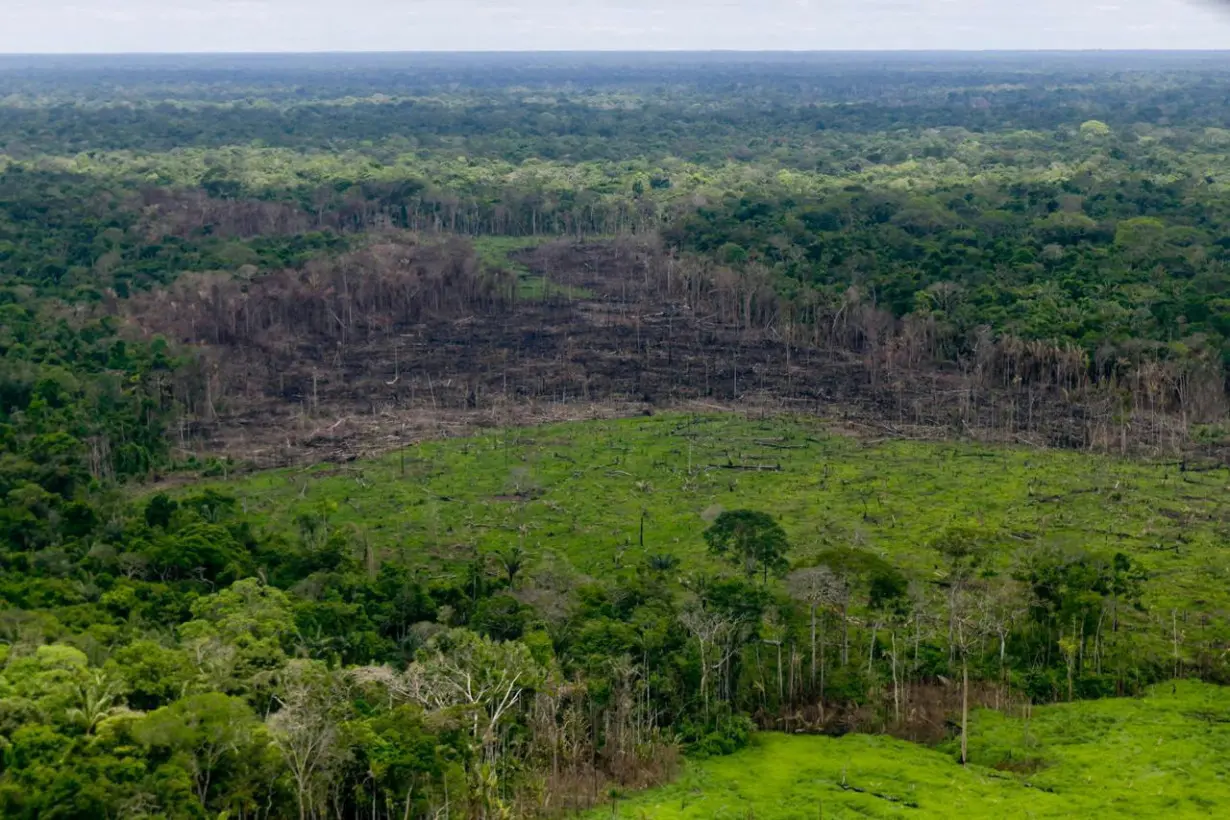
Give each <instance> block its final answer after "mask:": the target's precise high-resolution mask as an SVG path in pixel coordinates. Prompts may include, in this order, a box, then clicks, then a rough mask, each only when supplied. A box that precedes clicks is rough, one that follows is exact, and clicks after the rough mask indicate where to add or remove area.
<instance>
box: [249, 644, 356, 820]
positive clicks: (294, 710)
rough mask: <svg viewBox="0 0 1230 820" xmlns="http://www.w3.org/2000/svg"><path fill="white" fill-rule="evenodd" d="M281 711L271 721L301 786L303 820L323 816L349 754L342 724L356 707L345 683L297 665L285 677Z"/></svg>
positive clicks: (321, 668) (317, 666)
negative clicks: (335, 776)
mask: <svg viewBox="0 0 1230 820" xmlns="http://www.w3.org/2000/svg"><path fill="white" fill-rule="evenodd" d="M278 677H279V681H278V683H279V686H278V694H277V696H276V702H277V705H278V707H279V708H278V710H277V711H276V712H274V713H273V714H272V715H270V716H269V719H268V721H267V723H268V726H269V733H270V736H271V737H272V738H273V742H274V745H275V746H277V748H278V751H280V752H281V753H282V758H283V760H284V761H285V762H286V766H287V768H288V769H290V774H291V778H292V779H293V781H294V784H295V797H296V800H297V802H298V805H299V820H307V819H308V818H309V817H310V818H315V817H317V816H319V814H320V812H318V808H321V807H322V805H323V802H324V796H325V794H326V793H327V791H328V786H329V782H330V780H331V779H332V777H333V770H334V769H335V768H336V767H338V766H339V765H340V764H341V762H342V761H343V760H344V759H345V758H346V756H347V754H348V752H349V749H348V748H347V747H346V746H345V744H344V743H343V740H342V723H343V722H344V721H345V719H346V718H347V717H348V716H349V714H350V710H351V705H350V702H349V701H348V700H347V699H346V697H345V692H344V690H343V685H344V679H343V678H342V677H341V676H338V675H335V674H333V673H332V672H330V671H329V669H328V668H326V667H325V665H324V664H322V663H320V662H318V661H300V660H296V661H291V662H290V663H289V664H287V666H286V667H285V668H284V669H283V670H282V671H281V672H280V673H279V676H278Z"/></svg>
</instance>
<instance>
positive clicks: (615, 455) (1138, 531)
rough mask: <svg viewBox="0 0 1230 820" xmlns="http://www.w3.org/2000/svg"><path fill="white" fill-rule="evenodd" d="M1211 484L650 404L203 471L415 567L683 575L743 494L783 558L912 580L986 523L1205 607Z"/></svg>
mask: <svg viewBox="0 0 1230 820" xmlns="http://www.w3.org/2000/svg"><path fill="white" fill-rule="evenodd" d="M1228 483H1230V477H1228V476H1227V474H1226V472H1225V471H1222V470H1218V471H1213V472H1200V473H1196V472H1182V471H1180V469H1179V467H1178V465H1176V464H1173V463H1169V464H1150V463H1143V462H1139V461H1128V460H1120V459H1114V458H1109V457H1103V456H1097V455H1093V454H1089V453H1081V452H1070V451H1053V450H1037V449H1028V448H991V447H986V446H980V445H977V444H967V443H932V442H913V441H893V440H886V441H868V440H864V439H859V438H856V437H854V436H851V435H845V434H841V433H839V432H835V431H834V430H833V429H832V428H830V427H827V426H826V425H824V424H822V423H820V422H818V421H815V420H805V419H785V418H767V419H749V418H743V417H740V416H736V415H716V414H715V415H703V416H694V415H680V414H667V415H659V416H654V417H648V418H637V419H625V420H617V421H589V422H578V423H568V424H561V425H555V426H546V427H536V428H528V429H523V428H516V429H492V430H490V431H488V432H486V433H484V434H481V435H477V436H474V437H471V438H459V439H451V440H440V441H426V442H423V443H421V444H418V445H415V446H411V447H409V448H406V449H404V450H401V451H397V452H393V453H390V454H388V455H386V456H384V457H382V458H379V459H376V460H372V461H367V462H356V463H354V464H348V465H334V464H323V465H318V466H316V467H313V468H309V469H293V470H281V471H272V472H265V473H259V474H255V475H252V476H248V477H245V478H242V479H240V480H237V481H231V482H229V483H227V484H225V485H221V486H222V489H225V490H227V491H228V492H231V493H234V494H236V495H238V496H239V497H240V498H241V499H242V500H243V503H244V505H245V506H246V507H247V509H248V510H249V511H255V512H260V513H261V514H262V515H263V516H265V517H266V519H267V520H268V521H269V522H270V526H272V527H275V528H280V529H285V530H287V531H289V532H294V530H295V527H296V521H297V520H299V518H300V517H302V516H309V517H316V518H317V519H319V520H321V521H324V522H325V523H326V524H327V526H328V527H330V528H337V527H345V528H349V529H351V530H353V532H354V534H355V536H356V537H358V538H360V539H363V540H365V541H366V542H367V543H370V544H372V545H373V546H374V547H376V548H378V549H380V550H382V551H383V553H384V554H385V555H386V557H388V558H392V559H395V560H405V561H408V562H410V563H412V564H415V565H418V566H424V567H432V566H437V567H438V566H444V565H449V564H453V563H456V562H460V561H465V560H468V559H469V558H470V557H472V555H473V554H474V551H475V550H477V551H478V552H479V553H484V552H489V551H492V550H496V549H500V548H503V547H507V546H510V545H512V544H515V543H518V542H520V543H523V544H524V546H525V548H526V550H527V552H529V553H530V554H531V555H533V556H537V557H538V558H539V559H540V560H542V561H549V562H550V563H551V564H552V565H553V566H556V567H560V566H564V565H567V566H569V567H571V568H573V569H575V570H576V571H579V572H582V573H587V574H592V575H600V574H601V573H603V572H609V571H611V570H612V569H613V568H615V567H616V566H617V565H621V566H632V565H633V564H634V563H636V562H639V561H642V560H643V559H644V558H645V557H646V556H648V555H652V554H660V553H671V554H674V555H676V556H678V557H679V558H680V559H681V560H682V566H683V569H684V570H687V569H690V568H697V567H706V566H710V565H711V563H712V561H713V559H712V558H710V557H709V556H708V555H707V554H706V552H705V547H704V542H703V540H702V537H701V534H702V532H703V531H704V529H705V527H706V526H707V521H708V520H710V519H712V518H713V517H714V516H715V515H716V514H717V513H718V512H719V511H721V510H723V509H735V508H741V507H748V508H754V509H761V510H765V511H768V512H770V513H772V514H773V515H775V516H777V517H778V518H779V519H780V520H781V522H782V524H783V525H784V526H785V528H786V530H787V531H788V532H789V534H790V536H791V538H792V541H793V552H792V555H791V558H792V559H793V560H794V561H795V562H805V561H806V560H807V558H808V556H809V555H810V554H814V553H816V552H818V551H819V550H821V549H824V548H826V547H828V546H833V545H859V546H862V547H864V548H866V549H870V550H873V551H875V552H877V553H879V554H881V555H883V556H885V557H887V558H889V559H890V560H892V561H893V562H895V563H897V564H898V565H900V566H902V567H903V568H905V569H907V570H909V571H912V572H914V573H917V574H918V575H920V576H922V577H927V575H928V574H929V573H931V572H933V571H934V566H935V556H934V555H933V554H932V553H931V552H930V550H928V549H927V548H926V545H927V544H928V542H929V541H930V540H931V539H932V538H933V537H934V536H935V534H936V533H937V532H939V531H941V530H942V529H943V528H944V527H945V526H948V525H949V524H952V523H954V522H962V523H970V522H974V523H977V524H979V525H981V526H982V527H984V528H985V529H987V530H988V531H991V532H994V533H996V538H997V540H998V544H999V553H1000V554H999V560H1000V561H1001V562H1002V563H1004V564H1006V563H1007V562H1009V561H1010V560H1011V558H1012V556H1013V555H1014V554H1015V553H1017V552H1018V551H1022V550H1029V549H1034V548H1037V547H1038V546H1039V545H1043V544H1050V545H1062V546H1068V547H1079V548H1084V549H1088V550H1091V551H1096V552H1105V553H1114V552H1124V553H1126V554H1128V555H1130V556H1131V557H1132V559H1133V560H1134V561H1136V562H1138V563H1139V564H1141V565H1142V566H1144V567H1145V568H1146V569H1147V570H1148V572H1149V574H1150V581H1149V583H1148V584H1147V602H1148V603H1149V605H1150V608H1151V609H1153V610H1155V611H1157V612H1166V613H1169V611H1170V609H1172V608H1178V609H1180V610H1181V611H1188V610H1190V611H1201V612H1204V613H1207V614H1217V613H1218V612H1219V611H1220V610H1221V609H1222V608H1223V607H1225V605H1226V604H1227V600H1228V598H1230V596H1228V595H1227V589H1230V586H1228V585H1227V580H1228V579H1230V561H1228V560H1227V555H1228V553H1227V550H1226V549H1225V546H1226V544H1227V543H1228V542H1230V493H1228V492H1227V484H1228ZM1159 617H1160V616H1159Z"/></svg>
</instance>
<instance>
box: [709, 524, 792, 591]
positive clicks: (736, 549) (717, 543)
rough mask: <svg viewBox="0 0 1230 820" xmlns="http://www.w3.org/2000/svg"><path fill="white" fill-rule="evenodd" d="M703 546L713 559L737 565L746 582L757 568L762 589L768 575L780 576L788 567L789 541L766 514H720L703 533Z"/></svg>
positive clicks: (778, 526)
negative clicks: (713, 556)
mask: <svg viewBox="0 0 1230 820" xmlns="http://www.w3.org/2000/svg"><path fill="white" fill-rule="evenodd" d="M705 543H707V544H708V545H709V551H710V552H712V553H713V554H714V555H719V556H721V557H723V558H725V559H726V560H728V561H730V562H732V563H735V564H738V563H740V562H741V563H742V564H743V571H744V572H745V573H746V574H747V577H749V578H751V577H753V576H754V575H755V574H756V571H757V568H759V569H760V570H761V572H762V574H763V579H764V583H765V584H766V585H767V584H768V583H769V573H770V572H774V573H780V572H784V571H785V570H786V568H787V567H788V566H789V564H788V563H787V561H786V554H787V553H788V552H789V551H790V540H789V539H788V538H787V537H786V531H785V530H783V529H782V528H781V525H780V524H778V523H777V522H776V521H774V520H773V517H772V516H770V515H768V514H767V513H762V512H757V511H755V510H731V511H727V512H724V513H722V514H721V515H719V516H718V517H717V519H716V520H715V521H714V522H713V525H712V526H711V527H709V529H707V530H706V531H705Z"/></svg>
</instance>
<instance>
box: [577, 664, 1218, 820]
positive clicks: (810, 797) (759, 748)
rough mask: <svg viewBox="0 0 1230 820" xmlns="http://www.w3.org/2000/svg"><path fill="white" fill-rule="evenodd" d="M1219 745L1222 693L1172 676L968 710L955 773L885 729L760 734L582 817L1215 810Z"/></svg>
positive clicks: (800, 819)
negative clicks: (1050, 702) (1161, 681)
mask: <svg viewBox="0 0 1230 820" xmlns="http://www.w3.org/2000/svg"><path fill="white" fill-rule="evenodd" d="M1228 753H1230V690H1228V689H1225V688H1221V687H1216V686H1209V685H1204V684H1198V683H1188V682H1181V683H1179V684H1178V685H1177V686H1175V687H1174V688H1173V690H1172V687H1171V685H1169V684H1167V685H1165V686H1162V687H1158V688H1157V689H1156V690H1155V691H1154V692H1153V693H1151V694H1150V695H1149V696H1148V697H1145V698H1140V699H1115V700H1105V701H1086V702H1081V703H1074V704H1060V705H1056V706H1047V707H1041V708H1037V709H1034V710H1033V712H1032V714H1031V715H1030V717H1029V719H1028V720H1026V719H1024V718H1023V717H1021V716H1015V717H1009V716H1006V715H1003V714H1000V713H997V712H991V711H981V712H978V713H977V714H976V715H975V718H974V723H973V729H972V737H971V744H970V754H971V760H972V761H973V762H972V764H971V765H970V766H969V767H968V768H962V767H961V766H960V765H959V764H958V763H956V762H955V761H956V756H955V753H954V752H953V750H949V749H929V748H926V747H923V746H917V745H913V744H910V743H905V742H903V741H899V740H894V739H892V738H888V737H873V736H867V735H847V736H845V737H842V738H831V737H800V736H793V737H792V736H787V735H780V734H762V735H759V736H757V738H756V742H755V744H754V745H753V746H752V747H751V748H749V749H747V750H744V751H742V752H739V753H737V754H735V755H732V756H730V757H725V758H719V759H714V760H708V761H701V762H695V763H692V764H689V766H688V768H687V769H686V770H685V772H684V774H683V776H682V777H681V778H680V779H679V780H678V781H677V782H675V783H674V784H672V785H670V786H667V787H664V788H661V789H656V790H651V791H648V792H645V793H643V794H639V795H631V796H629V797H628V799H626V800H622V801H620V802H618V803H616V804H614V805H612V806H608V807H606V808H604V809H600V810H597V811H595V812H593V813H592V814H591V815H590V817H592V818H593V820H599V819H600V818H605V817H612V818H654V820H692V819H693V818H695V820H702V818H703V819H704V820H723V819H729V820H735V819H736V818H738V820H745V818H756V820H796V819H797V820H807V818H826V820H829V819H832V820H837V819H838V818H855V817H860V818H865V817H899V816H900V817H916V818H949V817H970V818H991V817H994V818H1047V817H1053V818H1061V817H1132V818H1175V817H1221V816H1225V815H1226V814H1227V813H1228V812H1230V783H1228V782H1227V773H1228V771H1230V763H1228V762H1227V761H1228V760H1230V756H1228ZM996 767H999V768H996ZM1022 769H1025V770H1027V771H1025V772H1021V770H1022Z"/></svg>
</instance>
